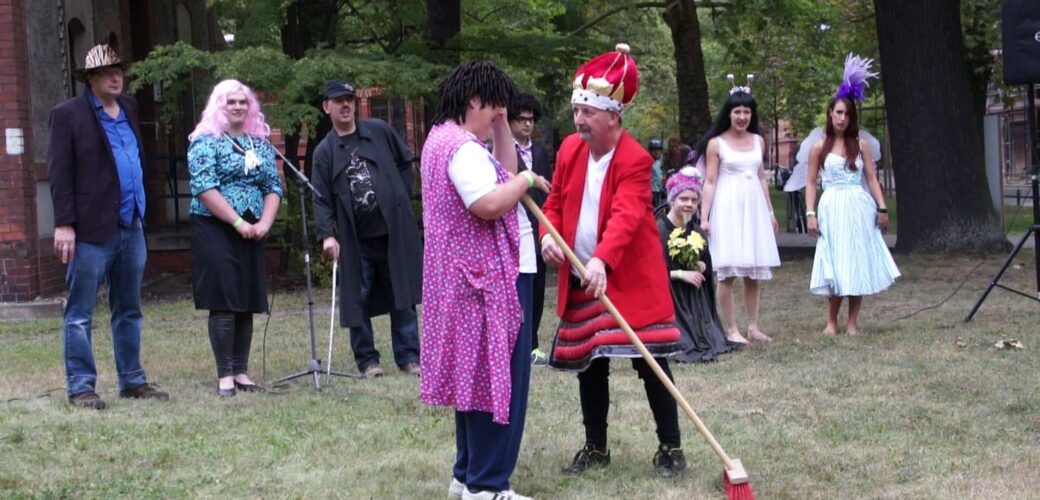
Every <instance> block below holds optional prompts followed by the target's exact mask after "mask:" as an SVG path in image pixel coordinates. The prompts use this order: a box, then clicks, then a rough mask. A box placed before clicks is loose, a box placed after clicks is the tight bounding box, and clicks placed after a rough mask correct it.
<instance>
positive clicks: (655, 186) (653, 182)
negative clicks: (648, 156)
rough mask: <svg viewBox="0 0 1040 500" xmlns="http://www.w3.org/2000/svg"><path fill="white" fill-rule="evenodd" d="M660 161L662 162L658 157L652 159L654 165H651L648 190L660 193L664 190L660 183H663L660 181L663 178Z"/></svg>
mask: <svg viewBox="0 0 1040 500" xmlns="http://www.w3.org/2000/svg"><path fill="white" fill-rule="evenodd" d="M661 163H662V160H661V158H658V159H656V160H654V165H653V167H652V168H653V172H651V175H650V190H651V191H653V192H655V193H660V192H662V191H664V186H663V185H662V184H663V183H662V182H661V181H662V180H663V179H661Z"/></svg>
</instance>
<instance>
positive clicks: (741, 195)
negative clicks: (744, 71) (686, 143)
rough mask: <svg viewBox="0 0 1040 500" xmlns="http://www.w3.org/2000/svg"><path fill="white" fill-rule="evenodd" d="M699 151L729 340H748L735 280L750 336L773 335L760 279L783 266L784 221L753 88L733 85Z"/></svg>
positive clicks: (705, 223) (705, 221)
mask: <svg viewBox="0 0 1040 500" xmlns="http://www.w3.org/2000/svg"><path fill="white" fill-rule="evenodd" d="M697 151H698V153H700V156H702V157H703V158H704V159H705V165H706V173H705V183H704V192H703V195H702V198H703V203H702V204H701V210H702V211H703V214H702V217H701V229H702V230H703V231H704V232H705V233H706V234H707V235H708V246H709V249H710V251H711V255H712V258H713V259H714V261H715V262H714V264H715V272H716V274H717V276H718V280H719V289H718V299H719V309H721V311H722V320H723V323H724V325H725V328H726V339H727V340H729V341H730V342H736V343H742V344H746V343H747V342H748V339H747V338H745V337H744V336H743V335H741V334H740V329H739V327H738V326H737V318H736V312H735V311H734V308H733V284H734V282H735V281H736V279H737V278H742V279H743V281H744V307H745V310H746V314H747V322H748V336H747V337H748V338H750V339H751V340H756V341H762V342H769V341H771V340H772V339H771V338H770V337H769V336H768V335H766V334H765V333H763V332H762V330H761V329H760V328H759V326H758V307H759V296H760V286H759V281H761V280H768V279H771V278H772V277H773V273H772V270H771V268H773V267H778V266H779V265H780V255H779V253H778V252H777V248H776V235H775V233H776V231H777V229H778V228H779V224H778V223H777V221H776V217H774V216H773V206H772V202H770V200H769V186H768V184H767V183H766V175H765V169H764V167H763V165H764V161H763V160H764V154H765V141H763V139H762V137H761V136H760V135H758V112H757V106H756V104H755V99H754V98H753V97H751V90H750V89H749V88H748V87H733V89H732V90H730V94H729V97H728V98H727V99H726V103H725V104H724V105H723V107H722V110H720V111H719V116H718V118H717V119H716V120H715V123H714V124H713V125H712V127H711V129H710V130H709V131H708V133H707V134H705V136H704V138H702V139H701V141H700V143H699V144H698V147H697Z"/></svg>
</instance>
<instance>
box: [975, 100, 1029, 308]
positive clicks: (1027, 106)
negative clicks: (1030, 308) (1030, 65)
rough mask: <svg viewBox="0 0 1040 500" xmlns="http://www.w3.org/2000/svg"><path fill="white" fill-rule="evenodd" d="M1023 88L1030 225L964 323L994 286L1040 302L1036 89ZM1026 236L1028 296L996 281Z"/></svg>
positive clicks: (1020, 247) (1023, 243) (1021, 245)
mask: <svg viewBox="0 0 1040 500" xmlns="http://www.w3.org/2000/svg"><path fill="white" fill-rule="evenodd" d="M1026 89H1027V94H1028V95H1027V96H1026V114H1027V115H1028V116H1027V117H1026V133H1027V134H1028V136H1029V137H1028V138H1027V140H1026V144H1028V145H1029V151H1030V155H1029V157H1030V160H1031V161H1030V188H1031V191H1032V200H1033V225H1031V226H1029V229H1027V230H1026V233H1025V234H1023V235H1022V238H1021V239H1019V240H1018V243H1017V244H1016V245H1015V249H1014V250H1012V251H1011V253H1010V254H1008V256H1007V259H1005V260H1004V265H1003V266H1001V267H1000V271H998V272H997V274H996V275H995V276H993V279H992V280H990V282H989V286H988V287H986V290H985V291H984V292H982V296H980V297H979V300H978V301H976V302H975V306H974V307H972V308H971V312H969V313H968V315H967V316H966V317H965V318H964V322H965V323H967V322H969V321H971V320H972V318H974V317H975V313H976V312H977V311H978V310H979V307H981V306H982V303H983V302H985V301H986V297H987V296H989V292H991V291H993V289H994V288H1002V289H1004V290H1007V291H1009V292H1012V293H1016V294H1018V295H1021V296H1023V297H1026V298H1028V299H1032V300H1035V301H1037V302H1040V186H1038V179H1037V177H1040V161H1038V160H1040V158H1038V157H1037V156H1038V155H1037V151H1036V91H1035V89H1034V88H1033V84H1029V85H1027V86H1026ZM1030 237H1032V238H1033V252H1034V259H1033V260H1034V262H1033V266H1034V270H1035V271H1036V287H1037V292H1036V295H1029V294H1027V293H1024V292H1021V291H1018V290H1015V289H1013V288H1010V287H1007V286H1004V285H1001V284H1000V278H1001V277H1002V276H1003V275H1004V272H1006V271H1007V269H1008V267H1009V266H1010V265H1011V262H1012V261H1014V260H1015V256H1017V255H1018V252H1019V251H1020V250H1022V247H1023V246H1025V244H1026V242H1027V241H1029V238H1030Z"/></svg>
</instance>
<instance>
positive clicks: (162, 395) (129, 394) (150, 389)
mask: <svg viewBox="0 0 1040 500" xmlns="http://www.w3.org/2000/svg"><path fill="white" fill-rule="evenodd" d="M119 397H121V398H124V399H126V398H133V399H158V400H159V401H166V400H167V399H170V394H169V393H166V392H163V391H160V390H158V389H156V388H155V386H153V385H152V384H149V383H147V382H145V383H143V384H141V385H139V386H137V387H131V388H129V389H127V390H125V391H119Z"/></svg>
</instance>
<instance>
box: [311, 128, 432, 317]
mask: <svg viewBox="0 0 1040 500" xmlns="http://www.w3.org/2000/svg"><path fill="white" fill-rule="evenodd" d="M357 128H358V136H359V138H360V146H359V148H358V155H359V156H360V157H362V158H364V159H365V161H366V162H368V164H369V167H370V171H371V172H372V184H373V189H374V190H375V193H376V202H377V203H378V204H379V210H380V212H382V214H383V219H384V220H385V221H386V228H387V233H388V234H389V246H388V249H387V262H388V265H389V268H390V280H389V283H387V282H385V281H382V280H378V279H377V280H375V282H374V283H373V284H372V293H370V294H369V300H368V303H362V297H361V257H360V253H359V246H358V245H359V242H358V239H357V231H356V227H355V224H354V204H353V201H352V200H351V192H350V184H349V181H348V180H347V176H346V175H345V174H344V170H345V169H346V166H347V160H348V159H347V157H346V151H345V149H344V146H343V144H342V142H341V141H340V139H339V137H338V136H337V135H336V130H335V129H333V130H330V131H329V133H328V135H326V136H325V138H324V139H322V141H321V143H320V144H318V147H317V148H315V150H314V169H313V175H312V177H313V178H312V180H313V181H314V186H315V187H316V188H317V189H318V192H319V193H321V196H322V199H318V198H317V197H315V198H314V219H315V225H316V226H317V227H316V229H317V234H318V240H319V241H321V240H323V239H325V238H327V237H329V236H336V237H337V241H339V247H340V249H339V269H340V277H339V286H340V295H339V299H340V310H339V319H340V325H341V326H344V327H354V326H361V322H362V321H363V320H364V318H365V317H366V316H368V317H371V316H378V315H380V314H386V313H388V312H390V311H391V309H394V310H397V309H404V308H407V307H411V306H414V305H415V304H418V303H419V302H420V301H421V299H422V242H421V240H420V239H419V227H418V225H417V224H416V222H415V214H414V213H413V212H412V205H411V192H412V185H413V169H412V159H413V156H412V152H411V150H409V149H408V146H407V145H406V144H405V142H404V140H403V139H402V138H401V136H399V135H398V134H397V132H396V131H394V129H392V128H390V126H389V125H387V124H386V122H384V121H382V120H376V119H368V120H358V124H357Z"/></svg>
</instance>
